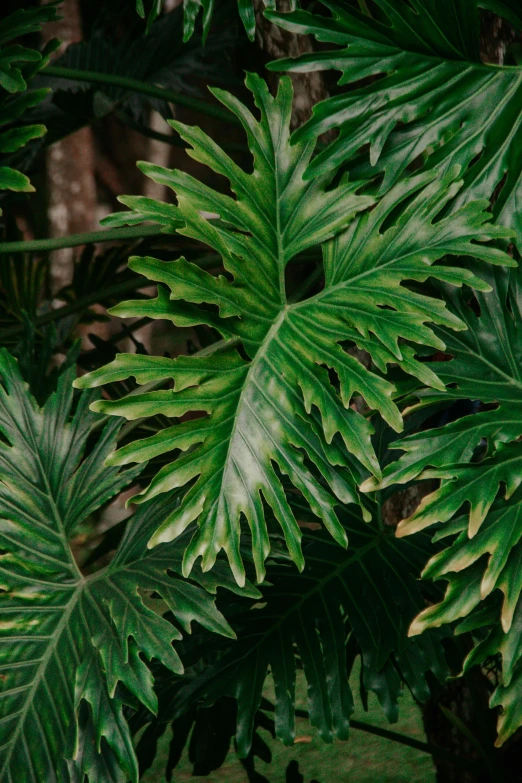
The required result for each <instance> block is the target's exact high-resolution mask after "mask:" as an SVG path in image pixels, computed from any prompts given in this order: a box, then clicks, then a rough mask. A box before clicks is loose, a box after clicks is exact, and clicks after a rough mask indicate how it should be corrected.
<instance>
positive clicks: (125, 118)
mask: <svg viewBox="0 0 522 783" xmlns="http://www.w3.org/2000/svg"><path fill="white" fill-rule="evenodd" d="M114 113H115V115H116V117H117V118H118V119H119V120H121V122H123V124H124V125H128V127H129V128H132V130H135V131H137V133H141V135H142V136H147V138H149V139H155V140H156V141H162V142H163V143H164V144H170V146H171V147H181V148H182V149H188V148H189V147H190V144H187V142H186V141H183V139H180V138H179V137H178V136H177V135H173V136H169V135H168V134H167V133H161V131H156V130H153V129H152V128H149V127H148V126H147V125H142V123H140V122H136V120H134V119H133V118H132V117H130V116H129V115H128V114H126V112H124V111H116V112H114ZM221 146H222V147H223V149H224V150H229V151H230V152H248V147H247V146H246V145H245V144H234V143H232V142H226V143H223V144H221Z"/></svg>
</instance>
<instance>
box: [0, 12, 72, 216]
mask: <svg viewBox="0 0 522 783" xmlns="http://www.w3.org/2000/svg"><path fill="white" fill-rule="evenodd" d="M57 18H58V17H57V2H51V3H48V4H47V5H41V6H40V7H37V8H27V9H26V8H20V9H19V10H18V11H15V12H14V13H12V14H10V15H9V16H7V17H5V19H2V20H1V21H0V191H2V190H13V191H18V192H31V191H33V190H34V188H33V186H32V185H31V183H30V181H29V178H28V177H26V175H25V174H22V173H21V172H20V171H16V170H15V169H13V168H11V166H10V165H9V157H8V156H9V155H10V154H11V153H13V152H16V151H17V150H19V149H20V148H21V147H23V146H25V145H26V144H27V143H28V142H29V141H31V140H32V139H37V138H39V137H40V136H43V134H44V133H45V127H44V126H43V125H40V124H37V125H36V124H32V125H22V124H20V118H21V117H22V115H23V114H24V112H25V111H26V110H27V109H29V108H31V107H33V106H36V105H37V104H38V103H40V101H42V100H43V98H44V97H45V96H46V95H47V93H48V90H47V89H39V90H29V89H28V82H29V81H30V80H31V79H32V78H33V77H34V75H35V74H36V73H37V72H38V71H39V70H40V69H41V68H43V67H44V66H45V65H46V63H47V58H48V55H49V53H50V52H51V51H52V49H53V46H54V43H51V44H50V45H49V46H48V47H47V48H46V50H44V51H43V52H42V53H40V52H37V51H36V50H35V49H31V48H28V47H27V46H22V45H21V44H19V43H18V40H19V39H20V38H21V37H23V36H26V35H29V34H31V33H33V34H34V33H38V32H39V31H40V30H41V29H42V25H44V24H45V23H46V22H51V21H53V20H56V19H57ZM13 41H17V43H13ZM14 123H16V124H15V126H14V127H12V126H13V124H14ZM3 126H8V128H7V130H4V129H3ZM0 214H1V210H0Z"/></svg>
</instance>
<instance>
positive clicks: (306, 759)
mask: <svg viewBox="0 0 522 783" xmlns="http://www.w3.org/2000/svg"><path fill="white" fill-rule="evenodd" d="M352 688H353V692H354V694H356V693H357V689H358V686H357V678H355V677H354V682H353V683H352ZM266 695H267V696H270V694H269V693H267V694H266ZM399 705H400V710H399V721H398V722H397V723H395V724H393V725H392V726H390V724H389V723H388V721H387V719H386V717H385V716H384V714H383V712H382V710H381V708H380V706H379V703H378V701H377V697H376V696H374V695H373V694H370V698H369V704H368V712H365V711H364V709H363V707H362V706H361V704H360V701H359V700H357V702H356V706H355V712H354V714H353V718H354V719H356V720H360V721H364V722H365V723H371V724H373V725H374V726H380V727H382V728H388V729H392V730H393V731H397V732H400V733H401V734H405V735H407V736H409V737H414V738H415V739H418V740H421V741H426V738H425V734H424V729H423V726H422V720H421V716H420V711H419V708H418V707H417V705H416V704H415V703H414V701H413V699H412V697H411V695H410V694H409V692H408V691H405V692H404V693H403V695H402V697H401V699H400V702H399ZM296 706H297V707H298V708H300V709H306V708H307V704H306V684H305V682H304V680H303V679H302V678H299V680H298V690H297V705H296ZM261 733H262V734H263V736H264V738H265V740H266V741H267V742H268V744H269V746H270V749H271V751H272V763H271V764H265V763H264V762H262V761H258V762H257V764H256V769H257V770H258V772H260V773H261V774H262V775H265V776H266V777H267V778H268V780H269V781H270V783H285V771H286V768H287V766H288V764H289V763H290V762H291V761H293V760H295V761H297V762H298V763H299V771H300V772H301V774H302V775H303V777H304V783H312V782H313V783H435V771H434V767H433V762H432V759H431V756H430V755H428V754H427V753H423V752H421V751H418V750H415V749H414V748H409V747H407V746H405V745H402V744H399V743H397V742H391V741H390V740H387V739H383V738H381V737H376V736H374V735H372V734H368V733H367V732H365V731H360V730H355V729H352V731H351V736H350V739H349V740H348V742H334V743H333V744H332V745H328V744H325V743H324V742H322V741H321V739H320V738H319V737H318V736H317V732H316V731H315V729H313V728H312V727H311V726H310V724H309V723H308V721H307V720H304V719H299V718H298V719H297V721H296V744H295V745H294V746H293V747H291V748H285V747H284V746H283V745H282V744H281V743H280V742H279V741H277V740H275V741H274V740H272V739H271V737H269V735H267V734H265V733H264V732H261ZM167 734H168V732H167ZM168 741H169V737H167V736H166V740H165V743H164V746H163V748H162V752H160V753H159V754H158V757H157V758H156V763H155V764H154V766H153V768H152V769H151V770H149V772H148V773H147V774H146V775H145V777H144V778H143V783H165V776H164V773H163V772H162V770H164V769H165V761H166V755H167V746H168ZM191 772H192V768H191V764H190V762H189V761H188V758H187V755H186V754H185V757H184V758H183V760H182V762H181V764H180V765H179V767H178V768H177V769H176V771H175V773H174V776H173V783H180V782H181V781H193V783H200V782H201V783H248V778H247V775H246V773H245V771H244V770H243V768H242V767H241V765H240V763H239V762H238V760H237V758H236V756H235V754H234V751H233V750H232V751H231V752H230V753H229V756H228V759H227V761H226V763H225V764H224V765H223V767H221V768H220V769H218V770H216V771H215V772H213V773H212V774H211V775H207V776H204V777H192V774H191Z"/></svg>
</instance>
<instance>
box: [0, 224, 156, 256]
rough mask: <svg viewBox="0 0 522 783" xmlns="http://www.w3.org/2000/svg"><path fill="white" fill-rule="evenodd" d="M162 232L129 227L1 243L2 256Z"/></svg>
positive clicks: (148, 235)
mask: <svg viewBox="0 0 522 783" xmlns="http://www.w3.org/2000/svg"><path fill="white" fill-rule="evenodd" d="M160 235H161V230H160V227H159V226H158V225H155V226H129V227H128V228H127V227H123V228H113V229H108V230H107V229H106V230H105V231H90V232H88V233H86V234H69V236H66V237H52V238H50V239H29V240H25V241H24V240H22V241H20V242H0V255H8V254H11V253H39V252H46V251H50V250H59V249H60V248H63V247H79V246H80V245H91V244H97V243H98V242H115V241H117V240H120V239H143V238H145V237H153V236H160Z"/></svg>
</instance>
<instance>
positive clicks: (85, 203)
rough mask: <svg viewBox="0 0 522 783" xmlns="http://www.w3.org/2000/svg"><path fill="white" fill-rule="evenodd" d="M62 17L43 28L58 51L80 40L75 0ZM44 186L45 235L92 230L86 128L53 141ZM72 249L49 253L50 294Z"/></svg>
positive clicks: (68, 0) (67, 1) (66, 279)
mask: <svg viewBox="0 0 522 783" xmlns="http://www.w3.org/2000/svg"><path fill="white" fill-rule="evenodd" d="M60 11H61V16H62V17H63V18H62V19H60V20H59V21H58V22H52V23H51V24H48V25H46V26H45V28H44V32H45V35H46V38H47V40H49V39H51V38H59V39H60V40H61V41H62V47H61V48H60V51H63V49H64V48H66V47H67V46H68V45H69V44H71V43H75V42H77V41H80V40H81V39H82V28H81V17H80V9H79V2H78V0H64V2H63V5H62V7H61V9H60ZM47 188H48V205H49V206H48V221H49V236H50V237H60V236H66V235H67V234H76V233H83V232H85V231H92V230H94V229H95V227H96V224H97V219H96V183H95V179H94V145H93V137H92V131H91V129H90V128H81V129H80V130H79V131H77V132H76V133H74V134H72V135H71V136H67V137H66V138H65V139H62V140H61V141H58V142H56V144H53V145H52V147H50V148H49V150H48V153H47ZM73 259H74V251H73V250H72V249H71V248H64V249H63V250H55V251H53V253H52V254H51V269H50V276H51V283H50V285H51V294H55V293H56V292H57V291H59V290H60V288H62V287H63V286H65V285H67V284H68V283H70V282H71V280H72V273H73Z"/></svg>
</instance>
